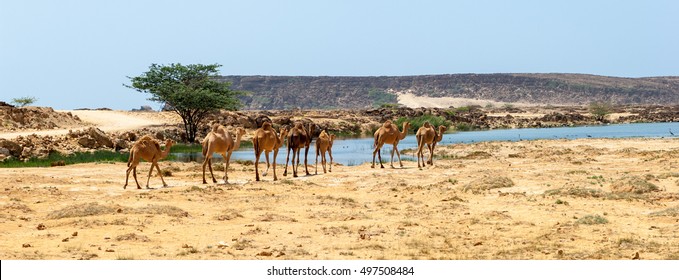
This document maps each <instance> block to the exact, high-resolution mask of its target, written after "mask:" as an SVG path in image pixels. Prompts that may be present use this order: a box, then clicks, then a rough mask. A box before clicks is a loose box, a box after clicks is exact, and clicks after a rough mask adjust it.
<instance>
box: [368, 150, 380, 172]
mask: <svg viewBox="0 0 679 280" xmlns="http://www.w3.org/2000/svg"><path fill="white" fill-rule="evenodd" d="M377 151H378V148H377V147H375V150H374V151H373V164H372V165H371V166H370V168H375V155H376V154H377Z"/></svg>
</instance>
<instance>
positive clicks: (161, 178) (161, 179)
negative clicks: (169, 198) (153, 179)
mask: <svg viewBox="0 0 679 280" xmlns="http://www.w3.org/2000/svg"><path fill="white" fill-rule="evenodd" d="M151 168H153V166H151ZM156 170H158V176H160V181H162V182H163V187H167V184H166V183H165V180H164V179H163V173H162V172H160V166H158V163H157V162H156Z"/></svg>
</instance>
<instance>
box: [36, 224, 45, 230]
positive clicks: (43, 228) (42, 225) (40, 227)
mask: <svg viewBox="0 0 679 280" xmlns="http://www.w3.org/2000/svg"><path fill="white" fill-rule="evenodd" d="M37 229H38V230H45V229H47V227H46V226H45V225H44V224H38V227H37Z"/></svg>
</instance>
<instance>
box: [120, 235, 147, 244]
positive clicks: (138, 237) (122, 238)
mask: <svg viewBox="0 0 679 280" xmlns="http://www.w3.org/2000/svg"><path fill="white" fill-rule="evenodd" d="M115 240H116V241H125V240H127V241H141V242H149V241H151V239H149V238H148V237H147V236H145V235H137V234H136V233H128V234H123V235H118V236H117V237H116V239H115Z"/></svg>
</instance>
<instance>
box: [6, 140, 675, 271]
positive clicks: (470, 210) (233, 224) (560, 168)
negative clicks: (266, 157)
mask: <svg viewBox="0 0 679 280" xmlns="http://www.w3.org/2000/svg"><path fill="white" fill-rule="evenodd" d="M409 153H412V151H409ZM437 153H438V154H439V155H440V157H441V158H440V159H438V160H436V161H435V166H433V167H430V166H428V167H426V168H423V169H418V168H417V167H416V166H417V164H416V162H404V164H405V168H403V169H400V168H396V169H391V168H388V167H387V168H386V169H379V168H377V169H371V168H370V164H369V163H366V164H362V165H359V166H334V167H333V172H332V173H327V174H319V175H312V176H301V177H298V178H291V177H290V176H288V177H283V176H282V173H283V172H282V168H283V166H284V165H281V164H280V163H281V162H282V161H283V160H284V152H281V154H280V155H279V159H278V163H279V165H278V169H277V172H278V176H279V178H280V180H279V181H277V182H272V175H271V173H270V174H269V175H268V176H266V177H263V181H262V182H255V181H254V166H252V165H251V164H248V163H247V162H242V163H232V164H231V168H233V170H231V171H230V172H229V181H230V184H228V185H223V184H208V185H203V184H201V182H202V178H201V173H200V172H201V165H200V163H197V162H192V163H177V162H161V163H160V167H161V169H163V170H166V171H165V172H170V173H171V175H170V174H167V175H166V176H165V180H166V182H168V184H169V185H170V186H169V187H167V188H161V187H160V186H161V182H160V179H159V178H158V177H157V176H154V177H152V178H151V187H152V188H153V189H150V190H147V189H143V190H137V189H136V188H134V186H131V187H130V188H127V189H126V190H124V189H123V188H122V186H123V184H124V180H125V170H126V164H125V163H91V164H77V165H69V166H60V167H51V168H13V169H7V168H3V169H0V185H1V186H2V188H1V189H0V191H1V195H0V209H1V211H0V239H1V240H2V241H1V242H0V258H1V259H97V260H98V259H114V260H115V259H134V260H142V259H163V260H167V259H170V260H174V259H198V260H202V259H227V260H228V259H246V260H253V259H275V260H286V259H304V260H309V259H375V260H379V259H389V260H394V259H407V260H409V259H425V260H429V259H445V260H450V259H453V260H455V259H635V258H639V259H678V258H679V252H678V251H677V248H679V163H678V160H677V155H679V139H580V140H538V141H521V142H490V143H476V144H464V145H454V146H443V147H437ZM253 158H254V156H253ZM311 162H313V160H311ZM215 165H218V164H215ZM149 166H150V164H149V163H147V162H142V163H141V164H140V168H139V178H140V181H142V179H144V180H145V177H146V172H148V168H149ZM319 169H320V167H319ZM300 170H302V169H300ZM320 170H322V169H320ZM310 171H311V172H312V174H313V168H310ZM154 174H155V173H154ZM216 174H220V175H221V174H222V172H220V171H217V173H216ZM218 176H219V175H218ZM142 185H143V183H142ZM656 188H657V189H656ZM652 189H656V190H655V191H650V190H652ZM646 191H650V192H646Z"/></svg>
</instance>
